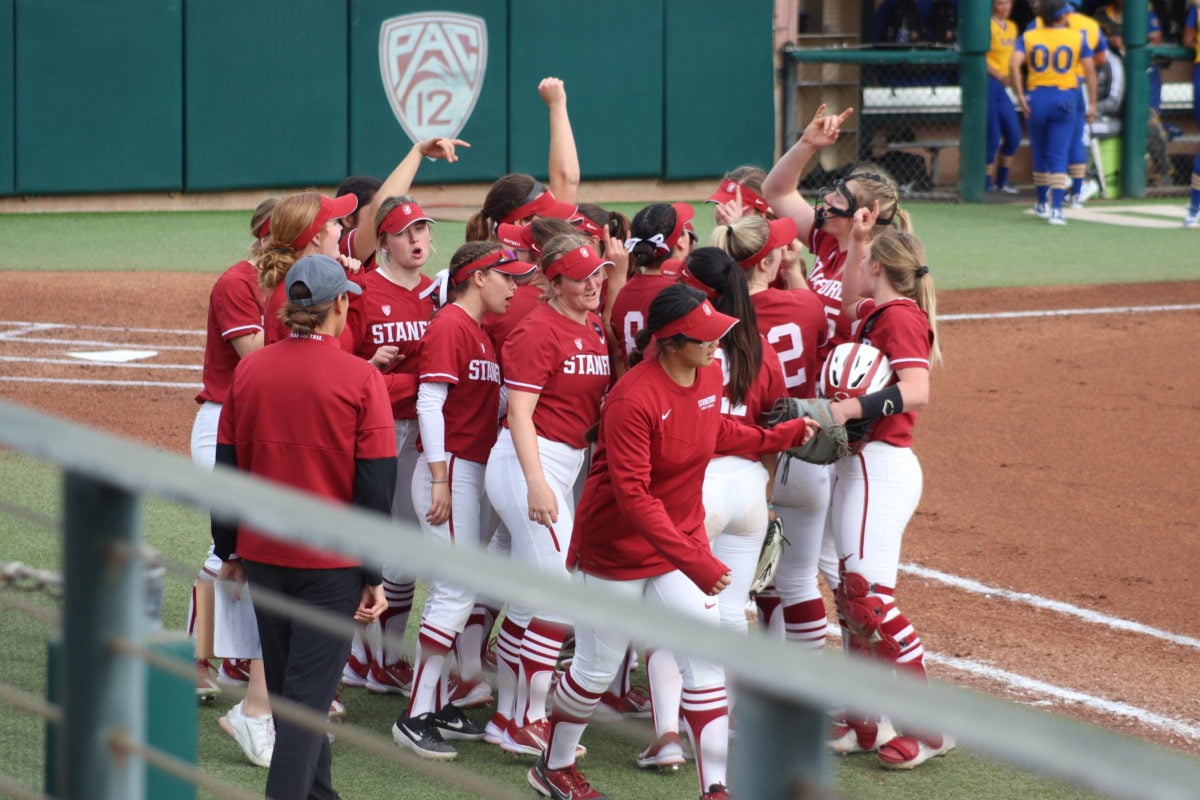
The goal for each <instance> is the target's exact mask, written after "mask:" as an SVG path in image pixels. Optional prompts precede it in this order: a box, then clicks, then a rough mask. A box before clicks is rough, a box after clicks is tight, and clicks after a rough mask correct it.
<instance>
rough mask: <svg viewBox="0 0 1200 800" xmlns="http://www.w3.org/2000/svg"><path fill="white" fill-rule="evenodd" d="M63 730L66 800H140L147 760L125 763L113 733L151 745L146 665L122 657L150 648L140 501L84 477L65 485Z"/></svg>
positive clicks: (71, 476) (131, 758) (61, 779)
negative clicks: (124, 647) (126, 646)
mask: <svg viewBox="0 0 1200 800" xmlns="http://www.w3.org/2000/svg"><path fill="white" fill-rule="evenodd" d="M63 488H64V506H65V509H66V511H65V514H64V519H63V528H64V534H65V535H64V551H63V585H64V586H65V587H66V596H65V598H64V602H63V614H62V618H63V659H62V664H61V672H60V673H59V674H60V675H61V676H62V680H63V683H62V698H63V724H62V728H61V729H60V730H59V732H58V735H59V744H60V748H59V751H58V752H59V753H60V755H61V757H60V758H59V775H58V781H57V784H58V786H59V787H60V788H61V794H60V796H61V797H62V798H64V799H65V800H85V799H86V800H137V799H138V798H141V797H143V796H144V792H145V773H144V769H145V766H144V764H143V761H142V759H141V758H140V757H138V756H136V755H132V754H123V755H120V756H118V755H116V754H114V753H113V751H112V748H111V746H110V743H109V736H110V735H111V734H112V733H113V732H117V731H119V732H121V733H124V734H125V735H127V736H128V737H129V738H130V739H131V740H133V741H135V742H142V741H144V740H145V735H144V732H145V726H146V722H145V701H144V696H143V692H144V687H145V679H146V664H145V662H144V661H143V660H142V659H140V658H136V657H134V656H131V655H127V654H125V653H121V652H118V651H117V650H116V649H115V648H114V642H115V641H116V640H118V639H124V640H126V641H129V642H131V643H133V644H135V645H140V644H141V643H142V641H143V631H144V628H145V619H144V618H145V608H146V602H145V594H144V593H145V582H144V580H143V575H142V562H141V559H140V558H139V557H138V546H139V544H140V542H141V521H140V518H139V514H138V500H137V497H136V496H135V495H133V494H130V493H129V492H126V491H122V490H120V489H115V488H113V487H112V486H109V485H106V484H102V483H98V482H96V481H94V480H91V479H90V478H86V477H84V476H82V475H80V474H79V473H75V472H68V473H66V474H65V476H64V478H63Z"/></svg>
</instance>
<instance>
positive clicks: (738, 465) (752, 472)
mask: <svg viewBox="0 0 1200 800" xmlns="http://www.w3.org/2000/svg"><path fill="white" fill-rule="evenodd" d="M767 478H768V475H767V469H766V467H764V466H763V465H762V464H761V463H760V462H758V461H751V460H750V459H747V458H742V457H740V456H720V457H719V458H714V459H712V460H711V461H709V462H708V467H707V468H706V469H705V471H704V529H705V531H706V532H707V533H708V541H709V542H710V543H711V544H712V551H713V555H714V556H716V557H717V558H719V559H721V561H723V562H724V563H725V564H726V565H727V566H728V567H729V572H730V580H729V585H728V586H726V587H725V589H724V590H723V591H722V592H721V594H720V595H718V600H719V603H720V609H721V626H722V627H725V628H729V629H731V630H735V631H739V632H741V633H745V632H746V629H747V623H746V603H747V602H749V600H750V584H751V582H753V580H754V572H755V569H756V568H757V567H758V554H759V553H760V552H761V551H762V543H763V538H764V537H765V536H766V533H767V495H766V491H767Z"/></svg>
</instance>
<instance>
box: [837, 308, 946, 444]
mask: <svg viewBox="0 0 1200 800" xmlns="http://www.w3.org/2000/svg"><path fill="white" fill-rule="evenodd" d="M857 312H858V321H857V322H855V323H854V326H855V327H854V333H855V336H856V337H857V338H858V340H859V341H860V342H865V343H866V344H869V345H871V346H872V347H876V348H878V349H879V351H880V352H881V353H883V354H884V355H885V356H887V357H888V361H890V362H891V364H892V369H893V370H896V371H899V370H902V369H914V368H916V369H925V370H927V369H929V353H930V350H931V349H932V346H933V329H932V328H930V327H929V317H928V316H926V314H925V312H924V311H922V310H921V309H920V307H918V306H917V304H916V303H914V302H913V301H912V300H909V299H908V298H901V299H899V300H889V301H888V302H886V303H882V304H878V305H877V304H876V303H875V301H874V300H871V299H867V300H863V301H862V302H860V303H859V304H858V308H857ZM872 314H877V315H876V317H875V319H874V320H873V321H872V323H871V329H870V330H869V331H867V332H866V333H865V334H864V333H863V331H862V327H863V323H865V322H866V321H867V319H868V318H869V317H870V316H871V315H872ZM916 421H917V414H916V412H915V411H905V412H904V413H903V414H892V415H890V416H886V417H880V418H879V420H878V421H877V422H876V423H875V427H874V429H873V430H872V431H871V435H870V440H871V441H872V442H887V443H888V444H891V445H895V446H896V447H912V431H913V425H915V424H916Z"/></svg>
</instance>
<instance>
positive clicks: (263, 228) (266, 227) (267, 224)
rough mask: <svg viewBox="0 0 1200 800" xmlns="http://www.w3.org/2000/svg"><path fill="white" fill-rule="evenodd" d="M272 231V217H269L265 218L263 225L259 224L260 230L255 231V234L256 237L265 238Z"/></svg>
mask: <svg viewBox="0 0 1200 800" xmlns="http://www.w3.org/2000/svg"><path fill="white" fill-rule="evenodd" d="M270 232H271V218H270V217H267V218H266V219H264V220H263V223H262V225H259V226H258V230H256V231H254V235H255V237H256V238H259V239H263V238H266V235H267V234H268V233H270Z"/></svg>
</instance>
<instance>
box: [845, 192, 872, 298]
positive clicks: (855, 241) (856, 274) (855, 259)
mask: <svg viewBox="0 0 1200 800" xmlns="http://www.w3.org/2000/svg"><path fill="white" fill-rule="evenodd" d="M878 217H879V201H878V200H876V201H875V203H874V205H873V206H872V207H871V208H860V209H858V210H857V211H855V212H854V222H853V227H852V228H851V229H850V246H849V247H847V248H846V266H845V268H844V269H843V270H842V313H843V314H845V315H846V319H847V320H849V321H851V322H853V321H854V320H856V319H858V303H859V301H860V300H862V299H863V287H862V269H861V265H862V262H863V256H864V255H865V254H866V252H867V241H868V240H869V239H870V237H871V229H872V228H873V227H875V220H876V218H878Z"/></svg>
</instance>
